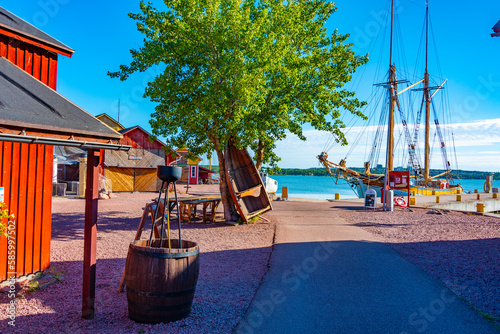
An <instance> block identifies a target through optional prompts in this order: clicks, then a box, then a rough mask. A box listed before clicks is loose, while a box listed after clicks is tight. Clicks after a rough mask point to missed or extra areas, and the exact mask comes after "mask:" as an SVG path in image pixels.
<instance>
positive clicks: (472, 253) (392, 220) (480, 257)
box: [342, 209, 500, 324]
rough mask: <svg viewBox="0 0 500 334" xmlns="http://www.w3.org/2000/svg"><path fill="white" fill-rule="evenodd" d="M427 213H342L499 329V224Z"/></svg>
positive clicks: (467, 216)
mask: <svg viewBox="0 0 500 334" xmlns="http://www.w3.org/2000/svg"><path fill="white" fill-rule="evenodd" d="M429 211H430V210H427V209H415V211H414V212H410V211H408V210H407V209H397V210H396V211H395V212H382V211H375V212H373V211H361V210H360V211H344V212H343V213H342V215H343V217H344V218H345V219H347V220H348V221H350V222H352V223H353V224H355V225H357V226H360V227H362V228H364V229H366V230H368V231H369V232H371V233H374V234H377V235H379V236H381V237H382V238H383V239H384V240H385V241H386V242H388V243H390V244H391V246H392V247H393V248H394V249H396V250H397V251H398V252H399V253H400V254H401V255H402V256H403V257H404V258H406V259H407V260H409V261H410V262H413V263H415V264H416V265H418V266H419V267H421V268H422V269H423V270H425V271H427V272H428V273H429V274H431V275H433V276H435V277H437V278H438V279H440V280H441V281H442V282H443V283H444V284H445V285H446V286H448V287H449V288H450V289H451V290H452V291H454V292H455V293H456V294H458V295H460V296H462V297H463V298H465V299H466V300H468V301H469V302H470V303H472V304H473V305H474V306H475V307H477V308H478V309H480V310H481V311H482V312H485V313H487V314H489V315H491V316H493V317H495V318H496V322H497V324H500V219H499V218H496V217H487V216H478V215H472V214H466V213H459V212H449V213H447V214H443V215H436V214H427V212H429Z"/></svg>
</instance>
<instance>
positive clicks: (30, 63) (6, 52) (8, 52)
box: [0, 35, 57, 90]
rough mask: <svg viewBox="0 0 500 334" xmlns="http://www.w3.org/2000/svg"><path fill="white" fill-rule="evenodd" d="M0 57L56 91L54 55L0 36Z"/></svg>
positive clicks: (55, 60)
mask: <svg viewBox="0 0 500 334" xmlns="http://www.w3.org/2000/svg"><path fill="white" fill-rule="evenodd" d="M0 57H3V58H7V59H9V60H10V61H11V62H12V63H13V64H16V65H17V66H18V67H20V68H22V69H23V70H25V71H26V72H28V73H29V74H31V75H32V76H34V77H35V78H37V79H38V80H40V81H41V82H43V83H44V84H46V85H47V86H49V87H50V88H52V89H54V90H55V89H56V84H57V54H56V53H53V52H49V51H46V50H44V49H42V48H40V47H37V46H34V45H31V44H27V43H24V42H21V41H18V40H15V39H13V38H10V37H7V36H3V35H0Z"/></svg>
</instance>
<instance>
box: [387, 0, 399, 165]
mask: <svg viewBox="0 0 500 334" xmlns="http://www.w3.org/2000/svg"><path fill="white" fill-rule="evenodd" d="M393 30H394V0H392V1H391V50H390V58H389V86H390V87H389V99H390V100H389V101H390V109H389V128H388V135H387V168H386V169H387V170H393V169H394V109H395V108H396V93H395V89H396V86H395V85H396V84H397V83H396V67H395V66H393V64H392V44H393Z"/></svg>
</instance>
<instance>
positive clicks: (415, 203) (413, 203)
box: [410, 197, 417, 205]
mask: <svg viewBox="0 0 500 334" xmlns="http://www.w3.org/2000/svg"><path fill="white" fill-rule="evenodd" d="M410 205H417V199H416V198H415V197H410Z"/></svg>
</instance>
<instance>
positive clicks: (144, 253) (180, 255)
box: [130, 249, 200, 259]
mask: <svg viewBox="0 0 500 334" xmlns="http://www.w3.org/2000/svg"><path fill="white" fill-rule="evenodd" d="M130 252H131V253H133V254H136V255H140V256H144V257H154V258H158V259H182V258H186V257H190V256H193V255H197V254H199V253H200V250H199V249H197V250H194V251H191V252H182V253H155V252H149V251H143V250H141V249H133V250H132V249H131V250H130Z"/></svg>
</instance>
